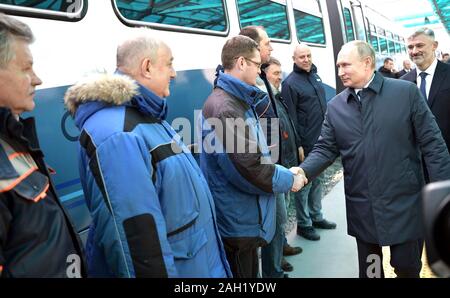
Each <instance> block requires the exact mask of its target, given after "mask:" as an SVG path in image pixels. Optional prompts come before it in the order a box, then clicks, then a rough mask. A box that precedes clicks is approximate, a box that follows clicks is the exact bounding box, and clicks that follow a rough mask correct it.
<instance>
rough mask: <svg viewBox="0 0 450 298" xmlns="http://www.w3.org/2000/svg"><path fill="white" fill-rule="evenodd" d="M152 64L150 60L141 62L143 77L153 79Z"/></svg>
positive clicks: (146, 59)
mask: <svg viewBox="0 0 450 298" xmlns="http://www.w3.org/2000/svg"><path fill="white" fill-rule="evenodd" d="M152 66H153V65H152V63H151V61H150V59H149V58H144V59H143V60H142V61H141V65H140V72H141V75H142V76H143V77H145V78H148V79H151V77H152Z"/></svg>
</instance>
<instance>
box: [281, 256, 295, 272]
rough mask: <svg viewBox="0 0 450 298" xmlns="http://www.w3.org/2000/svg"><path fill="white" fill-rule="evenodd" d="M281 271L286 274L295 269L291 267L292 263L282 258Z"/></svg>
mask: <svg viewBox="0 0 450 298" xmlns="http://www.w3.org/2000/svg"><path fill="white" fill-rule="evenodd" d="M281 269H283V271H286V272H291V271H292V270H294V267H293V266H292V265H291V263H289V262H288V261H286V259H285V258H282V259H281Z"/></svg>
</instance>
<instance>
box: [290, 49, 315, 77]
mask: <svg viewBox="0 0 450 298" xmlns="http://www.w3.org/2000/svg"><path fill="white" fill-rule="evenodd" d="M292 59H293V60H294V63H295V65H297V67H299V68H300V69H302V70H304V71H306V72H310V71H311V67H312V56H311V48H310V47H309V46H308V45H306V44H303V43H301V44H299V45H297V46H296V47H295V49H294V54H293V56H292Z"/></svg>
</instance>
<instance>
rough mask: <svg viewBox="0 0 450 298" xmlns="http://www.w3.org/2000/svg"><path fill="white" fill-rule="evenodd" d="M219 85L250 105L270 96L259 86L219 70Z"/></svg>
mask: <svg viewBox="0 0 450 298" xmlns="http://www.w3.org/2000/svg"><path fill="white" fill-rule="evenodd" d="M217 87H219V88H220V89H223V90H224V91H225V92H227V93H230V94H232V95H233V96H234V97H236V98H238V99H239V100H241V101H244V102H245V103H247V104H248V105H250V106H255V105H256V104H257V103H258V102H259V101H261V100H264V99H265V98H266V97H267V98H268V96H269V95H268V94H267V93H265V92H264V91H261V90H260V89H259V88H258V87H255V86H251V85H248V84H246V83H244V82H242V81H241V80H238V79H236V78H235V77H233V76H230V75H228V74H226V73H223V72H219V77H218V79H217Z"/></svg>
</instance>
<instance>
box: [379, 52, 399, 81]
mask: <svg viewBox="0 0 450 298" xmlns="http://www.w3.org/2000/svg"><path fill="white" fill-rule="evenodd" d="M378 72H379V73H380V74H381V75H382V76H383V77H385V78H391V79H397V78H398V76H397V72H396V71H395V70H394V60H392V58H389V57H387V58H386V59H384V62H383V66H381V67H380V68H379V69H378Z"/></svg>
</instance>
